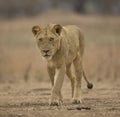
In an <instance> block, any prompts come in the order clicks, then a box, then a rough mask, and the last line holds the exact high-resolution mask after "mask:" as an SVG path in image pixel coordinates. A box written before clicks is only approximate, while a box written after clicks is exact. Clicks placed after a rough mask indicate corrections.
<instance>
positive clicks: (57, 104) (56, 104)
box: [49, 99, 63, 106]
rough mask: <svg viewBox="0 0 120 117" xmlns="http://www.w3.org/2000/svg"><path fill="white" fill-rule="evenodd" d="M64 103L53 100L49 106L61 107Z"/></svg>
mask: <svg viewBox="0 0 120 117" xmlns="http://www.w3.org/2000/svg"><path fill="white" fill-rule="evenodd" d="M62 103H63V102H62V100H57V99H53V100H51V101H50V103H49V105H50V106H60V105H62Z"/></svg>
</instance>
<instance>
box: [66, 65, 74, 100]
mask: <svg viewBox="0 0 120 117" xmlns="http://www.w3.org/2000/svg"><path fill="white" fill-rule="evenodd" d="M66 74H67V76H68V78H69V79H70V81H71V88H72V98H73V94H74V84H75V76H74V75H73V73H72V71H71V64H68V65H67V66H66Z"/></svg>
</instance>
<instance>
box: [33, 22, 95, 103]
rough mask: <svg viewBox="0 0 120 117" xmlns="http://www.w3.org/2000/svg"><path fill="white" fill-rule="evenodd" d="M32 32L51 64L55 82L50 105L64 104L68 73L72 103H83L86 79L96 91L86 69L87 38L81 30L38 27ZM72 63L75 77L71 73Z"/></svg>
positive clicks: (57, 26) (50, 74) (51, 77)
mask: <svg viewBox="0 0 120 117" xmlns="http://www.w3.org/2000/svg"><path fill="white" fill-rule="evenodd" d="M32 32H33V34H34V36H35V40H36V42H37V45H38V47H39V49H40V52H41V54H42V56H43V57H45V58H46V60H47V63H48V64H47V68H48V73H49V76H50V79H51V82H52V94H51V99H50V105H60V104H61V103H62V95H61V87H62V84H63V79H64V75H65V73H66V74H67V76H68V78H69V79H70V81H71V87H72V102H73V103H74V104H78V103H80V102H81V94H80V93H81V91H80V90H81V79H82V76H84V78H85V80H86V82H87V87H88V88H89V89H91V88H92V87H93V85H92V84H91V83H89V81H88V80H87V78H86V76H85V73H84V70H83V67H82V58H83V52H84V37H83V34H82V33H81V31H80V29H79V28H78V27H77V26H61V25H59V24H49V25H47V26H46V27H40V26H34V27H33V28H32ZM72 63H73V65H74V69H75V75H73V73H72V72H71V64H72Z"/></svg>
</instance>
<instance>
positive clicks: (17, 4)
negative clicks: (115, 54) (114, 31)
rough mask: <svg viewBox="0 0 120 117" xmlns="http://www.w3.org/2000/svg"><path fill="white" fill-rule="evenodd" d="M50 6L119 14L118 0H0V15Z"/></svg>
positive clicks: (28, 13) (27, 13)
mask: <svg viewBox="0 0 120 117" xmlns="http://www.w3.org/2000/svg"><path fill="white" fill-rule="evenodd" d="M50 8H61V9H64V10H71V11H75V12H77V13H86V14H97V13H99V14H116V15H120V0H34V1H33V0H25V1H21V0H0V17H1V18H14V17H20V16H33V15H37V14H40V13H42V12H44V11H46V10H48V9H50Z"/></svg>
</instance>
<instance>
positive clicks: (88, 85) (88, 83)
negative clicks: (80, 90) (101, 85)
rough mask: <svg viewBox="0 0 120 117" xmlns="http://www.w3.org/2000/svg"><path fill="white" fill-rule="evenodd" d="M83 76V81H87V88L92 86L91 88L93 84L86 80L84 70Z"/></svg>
mask: <svg viewBox="0 0 120 117" xmlns="http://www.w3.org/2000/svg"><path fill="white" fill-rule="evenodd" d="M83 77H84V79H85V81H86V83H87V88H88V89H92V88H93V84H92V83H90V82H89V81H88V79H87V77H86V75H85V72H84V70H83Z"/></svg>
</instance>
